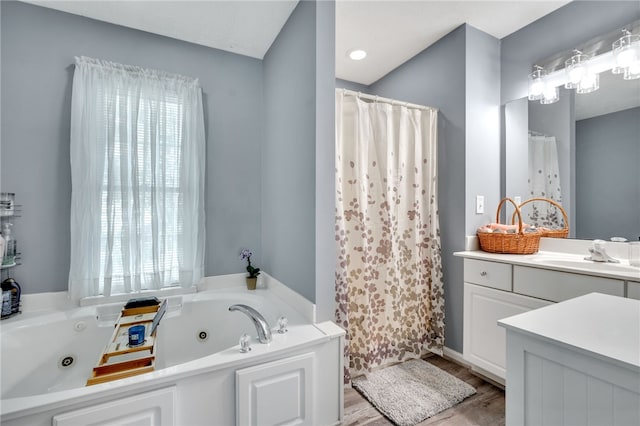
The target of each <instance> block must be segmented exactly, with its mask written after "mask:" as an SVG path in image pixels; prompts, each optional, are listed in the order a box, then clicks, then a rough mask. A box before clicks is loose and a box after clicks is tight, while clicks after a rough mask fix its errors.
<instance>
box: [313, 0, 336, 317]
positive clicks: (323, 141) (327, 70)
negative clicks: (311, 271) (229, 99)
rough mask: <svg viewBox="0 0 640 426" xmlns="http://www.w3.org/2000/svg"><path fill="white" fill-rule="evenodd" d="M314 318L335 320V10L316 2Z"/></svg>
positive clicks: (332, 4)
mask: <svg viewBox="0 0 640 426" xmlns="http://www.w3.org/2000/svg"><path fill="white" fill-rule="evenodd" d="M316 4H317V6H316V246H315V250H316V251H315V256H316V299H315V300H316V315H317V319H318V321H325V320H333V319H334V318H335V306H336V302H335V299H336V297H335V271H336V241H335V215H336V207H335V206H336V203H335V194H336V188H335V170H336V162H335V135H336V131H335V128H336V123H335V118H336V113H335V90H334V84H335V74H336V72H335V69H336V66H335V58H336V57H335V50H336V31H335V22H336V20H335V16H336V8H335V2H333V1H322V2H318V3H316Z"/></svg>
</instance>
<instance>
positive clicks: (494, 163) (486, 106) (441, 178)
mask: <svg viewBox="0 0 640 426" xmlns="http://www.w3.org/2000/svg"><path fill="white" fill-rule="evenodd" d="M369 87H370V93H373V94H376V95H379V96H384V97H388V98H392V99H398V100H401V101H406V102H412V103H417V104H422V105H429V106H434V107H437V108H438V109H439V115H438V194H439V212H440V229H441V232H440V235H441V243H442V260H443V270H444V277H443V279H444V285H445V315H446V316H445V324H446V327H445V344H446V346H447V347H449V348H451V349H453V350H456V351H458V352H462V329H463V309H464V297H463V290H464V288H463V274H462V260H461V259H460V258H457V257H454V256H453V253H454V252H455V251H461V250H464V240H465V235H468V234H471V235H472V234H475V230H476V228H477V226H479V225H481V224H484V223H486V222H487V221H489V220H492V217H493V216H494V215H495V210H491V209H495V207H496V206H497V204H498V201H499V195H500V42H499V40H497V39H496V38H494V37H491V36H489V35H488V34H485V33H483V32H481V31H479V30H477V29H475V28H473V27H471V26H469V25H463V26H461V27H459V28H457V29H456V30H454V31H452V32H451V33H449V34H447V35H446V36H445V37H443V38H442V39H440V40H439V41H438V42H437V43H435V44H434V45H432V46H430V47H429V48H427V49H426V50H424V51H423V52H421V53H419V54H418V55H417V56H415V57H414V58H412V59H410V60H409V61H407V62H406V63H404V64H403V65H401V66H400V67H398V68H396V69H395V70H393V71H392V72H391V73H389V74H388V75H386V76H385V77H383V78H382V79H380V80H378V81H377V82H375V83H373V84H372V85H371V86H369ZM476 195H484V196H485V204H486V206H487V207H486V208H487V210H485V211H486V213H485V214H484V215H476V214H475V196H476Z"/></svg>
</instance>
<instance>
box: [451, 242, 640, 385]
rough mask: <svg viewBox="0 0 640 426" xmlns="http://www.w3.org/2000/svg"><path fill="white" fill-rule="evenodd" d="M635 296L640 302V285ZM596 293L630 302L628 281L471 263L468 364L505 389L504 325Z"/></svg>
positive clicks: (465, 342)
mask: <svg viewBox="0 0 640 426" xmlns="http://www.w3.org/2000/svg"><path fill="white" fill-rule="evenodd" d="M485 257H487V258H491V255H489V254H485ZM498 258H499V257H498ZM502 259H504V258H502ZM629 288H630V287H629ZM629 291H630V292H631V290H629ZM633 291H635V292H637V296H638V298H640V283H639V285H638V287H637V290H633ZM593 292H597V293H604V294H609V295H614V296H621V297H624V296H625V281H624V280H618V279H613V278H603V277H597V276H589V275H583V274H574V273H569V272H562V271H555V270H549V269H542V268H537V267H531V266H523V265H518V264H514V263H512V262H507V261H502V262H496V261H491V260H483V259H478V258H475V259H474V258H465V259H464V329H463V357H464V359H465V361H467V362H468V363H469V364H470V365H471V367H472V369H474V370H475V371H477V372H479V373H480V374H482V375H484V376H486V377H489V378H490V379H493V380H495V381H497V382H499V383H502V384H504V382H505V378H506V337H505V330H504V329H503V328H502V327H499V326H498V321H499V320H501V319H503V318H507V317H511V316H513V315H518V314H522V313H525V312H528V311H531V310H533V309H537V308H541V307H543V306H547V305H550V304H552V303H555V302H561V301H563V300H568V299H571V298H574V297H578V296H582V295H585V294H589V293H593ZM630 295H631V294H630Z"/></svg>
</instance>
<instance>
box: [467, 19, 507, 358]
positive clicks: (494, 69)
mask: <svg viewBox="0 0 640 426" xmlns="http://www.w3.org/2000/svg"><path fill="white" fill-rule="evenodd" d="M465 52H466V53H465V62H466V70H467V72H466V75H465V147H466V150H465V171H466V182H465V194H466V203H465V205H466V206H465V207H466V208H465V220H466V222H465V223H466V227H465V229H466V234H465V235H475V234H476V229H478V227H480V226H482V225H485V224H487V223H490V222H493V221H495V217H496V208H497V206H498V203H499V202H500V40H498V39H497V38H495V37H492V36H490V35H489V34H486V33H483V32H482V31H480V30H477V29H476V28H474V27H472V26H470V25H467V26H466V46H465ZM477 195H482V196H484V203H485V209H484V214H476V196H477ZM460 347H462V345H460Z"/></svg>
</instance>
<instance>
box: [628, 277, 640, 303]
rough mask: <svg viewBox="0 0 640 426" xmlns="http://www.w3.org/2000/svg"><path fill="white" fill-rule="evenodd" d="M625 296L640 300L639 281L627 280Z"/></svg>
mask: <svg viewBox="0 0 640 426" xmlns="http://www.w3.org/2000/svg"><path fill="white" fill-rule="evenodd" d="M627 297H628V298H630V299H636V300H640V282H635V281H627Z"/></svg>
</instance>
